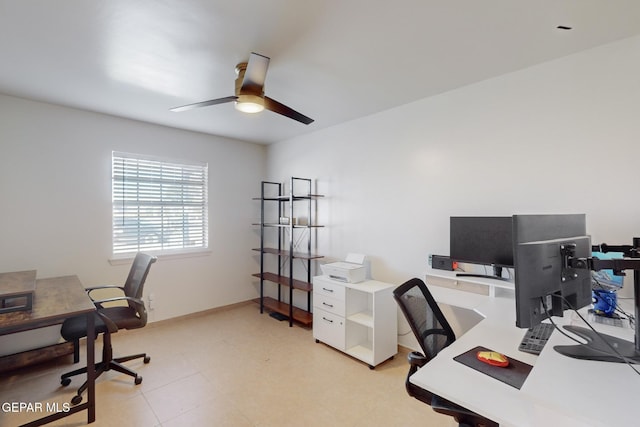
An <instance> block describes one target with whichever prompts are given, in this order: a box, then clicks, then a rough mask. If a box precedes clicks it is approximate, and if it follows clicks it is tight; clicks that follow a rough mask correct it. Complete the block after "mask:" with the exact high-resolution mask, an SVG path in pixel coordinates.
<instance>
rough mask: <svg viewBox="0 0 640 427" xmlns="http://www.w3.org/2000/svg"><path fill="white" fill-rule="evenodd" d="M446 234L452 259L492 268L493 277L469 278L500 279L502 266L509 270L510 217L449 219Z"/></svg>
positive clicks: (510, 262)
mask: <svg viewBox="0 0 640 427" xmlns="http://www.w3.org/2000/svg"><path fill="white" fill-rule="evenodd" d="M449 232H450V233H449V256H450V257H451V259H452V260H454V261H458V262H464V263H471V264H481V265H489V266H492V267H493V275H477V274H470V275H472V276H482V277H491V278H500V277H501V276H502V267H513V243H512V240H513V238H512V223H511V217H510V216H508V217H490V216H452V217H451V218H450V223H449ZM461 275H462V274H461Z"/></svg>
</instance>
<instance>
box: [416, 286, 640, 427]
mask: <svg viewBox="0 0 640 427" xmlns="http://www.w3.org/2000/svg"><path fill="white" fill-rule="evenodd" d="M429 289H430V291H431V292H432V294H433V296H434V298H435V299H436V301H439V302H446V303H447V304H449V305H454V306H459V307H463V308H467V309H472V310H474V311H476V312H477V313H479V314H481V315H482V316H483V317H484V319H483V320H481V321H480V322H479V323H478V324H477V325H476V326H474V327H473V328H472V329H470V330H469V331H468V332H467V333H465V334H464V335H462V336H461V337H458V339H457V340H456V341H455V342H454V343H453V344H451V345H450V346H449V347H447V348H445V349H444V350H442V351H441V352H440V353H439V354H438V356H437V357H435V358H434V359H433V360H431V361H430V362H429V363H427V364H426V365H425V366H424V367H422V368H421V369H419V370H418V372H416V373H415V374H414V375H412V376H411V378H410V381H411V382H412V383H413V384H416V385H417V386H419V387H422V388H424V389H426V390H429V391H431V392H433V393H435V394H437V395H439V396H442V397H444V398H445V399H448V400H450V401H452V402H455V403H457V404H459V405H462V406H464V407H466V408H468V409H470V410H472V411H474V412H477V413H479V414H481V415H483V416H485V417H487V418H489V419H492V420H494V421H496V422H498V423H499V424H500V425H501V426H518V427H529V426H531V427H533V426H540V425H553V426H555V425H558V426H560V425H561V426H576V427H577V426H581V427H582V426H614V425H615V426H618V425H620V426H621V425H637V422H638V419H640V406H639V405H638V404H637V402H636V400H637V396H638V393H639V392H640V376H638V375H636V374H635V373H634V372H633V371H632V370H631V368H629V366H627V365H625V364H621V363H606V362H593V361H587V360H577V359H572V358H569V357H565V356H562V355H560V354H559V353H557V352H556V351H555V350H554V349H553V346H554V345H558V344H573V342H572V341H571V340H569V339H568V338H566V337H564V336H562V335H561V334H559V333H558V332H557V331H555V332H554V333H553V334H552V336H551V339H550V340H549V342H548V343H547V345H546V346H545V348H544V350H543V351H542V353H541V354H540V355H539V356H534V355H531V354H529V353H524V352H521V351H519V350H518V344H519V343H520V340H521V339H522V337H523V335H524V332H525V331H524V330H522V329H519V328H516V327H515V301H514V299H513V298H510V297H489V296H484V295H473V296H470V295H469V293H467V292H463V291H459V290H456V289H447V288H441V287H438V286H429ZM457 301H460V303H459V304H458V303H457ZM574 316H575V314H573V315H572V314H571V313H569V312H565V317H563V318H554V321H556V323H560V324H575V325H580V323H581V321H579V319H577V318H576V317H574ZM594 327H596V329H599V330H600V331H601V332H604V333H607V334H609V335H616V336H620V337H622V338H625V339H628V340H633V331H632V330H631V329H622V328H615V327H612V326H605V325H597V326H594ZM477 345H482V346H484V347H487V348H490V349H492V350H495V351H498V352H501V353H503V354H506V355H507V356H509V357H512V358H515V359H518V360H520V361H522V362H525V363H528V364H530V365H533V366H534V367H533V369H532V370H531V373H530V374H529V376H528V378H527V380H526V381H525V383H524V385H523V386H522V388H521V389H520V390H517V389H516V388H513V387H511V386H509V385H506V384H504V383H502V382H500V381H498V380H495V379H494V378H491V377H489V376H487V375H484V374H482V373H480V372H477V371H475V370H473V369H471V368H469V367H467V366H465V365H462V364H461V363H458V362H456V361H454V360H453V357H455V356H457V355H459V354H461V353H464V352H465V351H467V350H469V349H471V348H474V347H476V346H477ZM636 366H640V365H636Z"/></svg>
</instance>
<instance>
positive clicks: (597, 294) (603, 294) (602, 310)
mask: <svg viewBox="0 0 640 427" xmlns="http://www.w3.org/2000/svg"><path fill="white" fill-rule="evenodd" d="M591 296H592V297H593V310H594V311H595V312H596V313H597V314H603V315H605V316H611V315H613V313H615V311H616V305H617V301H618V298H617V294H616V293H615V291H607V290H604V289H594V290H593V291H591Z"/></svg>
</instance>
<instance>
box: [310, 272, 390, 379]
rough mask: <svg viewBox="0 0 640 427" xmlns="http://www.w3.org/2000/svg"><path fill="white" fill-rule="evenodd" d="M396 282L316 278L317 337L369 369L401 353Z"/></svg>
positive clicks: (314, 318) (315, 326)
mask: <svg viewBox="0 0 640 427" xmlns="http://www.w3.org/2000/svg"><path fill="white" fill-rule="evenodd" d="M394 288H395V285H392V284H389V283H383V282H378V281H375V280H366V281H364V282H360V283H343V282H339V281H336V280H333V279H330V278H329V277H328V276H316V277H314V278H313V337H314V338H315V340H316V342H323V343H325V344H327V345H330V346H331V347H334V348H336V349H337V350H340V351H342V352H344V353H346V354H348V355H349V356H352V357H354V358H356V359H358V360H361V361H363V362H365V363H366V364H367V365H369V368H371V369H373V368H374V367H375V366H377V365H379V364H380V363H382V362H384V361H385V360H387V359H390V358H392V357H393V356H395V354H396V353H397V352H398V323H397V322H398V317H397V308H396V304H395V301H394V300H393V294H392V292H393V289H394Z"/></svg>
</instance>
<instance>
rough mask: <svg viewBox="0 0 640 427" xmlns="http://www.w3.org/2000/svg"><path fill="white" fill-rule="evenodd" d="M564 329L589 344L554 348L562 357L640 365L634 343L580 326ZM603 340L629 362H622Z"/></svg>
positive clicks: (638, 353) (639, 354) (639, 357)
mask: <svg viewBox="0 0 640 427" xmlns="http://www.w3.org/2000/svg"><path fill="white" fill-rule="evenodd" d="M563 328H564V329H566V330H567V331H569V332H573V333H574V334H576V335H579V336H580V337H582V338H583V339H585V340H586V341H587V343H586V344H578V345H556V346H554V347H553V348H554V350H555V351H557V352H558V353H560V354H562V355H565V356H568V357H573V358H574V359H586V360H598V361H602V362H620V363H625V362H627V361H628V362H630V363H640V352H638V351H637V350H636V348H635V345H634V343H632V342H630V341H627V340H623V339H621V338H618V337H613V336H611V335H607V334H602V333H600V334H596V333H595V332H594V331H592V330H591V329H587V328H583V327H580V326H571V325H567V326H563ZM603 339H604V340H606V341H607V342H608V343H609V344H610V345H611V346H613V347H614V348H615V349H616V350H617V351H618V353H620V354H621V355H622V356H623V357H624V358H625V359H627V360H622V359H621V358H620V357H619V356H618V355H616V354H615V353H614V351H613V350H612V349H611V347H609V345H607V343H606V342H604V341H603Z"/></svg>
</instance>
